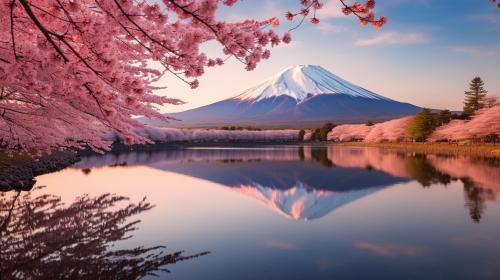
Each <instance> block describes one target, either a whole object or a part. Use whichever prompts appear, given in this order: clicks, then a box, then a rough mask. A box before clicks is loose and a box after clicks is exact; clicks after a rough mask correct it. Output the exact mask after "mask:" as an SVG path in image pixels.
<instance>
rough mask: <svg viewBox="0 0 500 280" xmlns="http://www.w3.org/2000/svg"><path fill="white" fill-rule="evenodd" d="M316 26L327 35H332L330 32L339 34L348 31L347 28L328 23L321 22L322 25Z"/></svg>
mask: <svg viewBox="0 0 500 280" xmlns="http://www.w3.org/2000/svg"><path fill="white" fill-rule="evenodd" d="M315 26H316V27H317V28H318V29H319V30H321V31H323V32H327V33H330V32H335V33H338V32H344V31H346V30H347V28H345V27H344V26H340V25H334V24H331V23H328V22H321V23H320V24H317V25H315Z"/></svg>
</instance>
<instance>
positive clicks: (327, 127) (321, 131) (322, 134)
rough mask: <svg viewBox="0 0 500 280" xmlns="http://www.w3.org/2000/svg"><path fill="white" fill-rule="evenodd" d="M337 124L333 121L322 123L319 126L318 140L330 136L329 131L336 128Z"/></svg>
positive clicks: (323, 139)
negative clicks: (332, 122)
mask: <svg viewBox="0 0 500 280" xmlns="http://www.w3.org/2000/svg"><path fill="white" fill-rule="evenodd" d="M334 127H335V126H334V125H333V124H331V123H326V124H324V125H322V126H321V127H320V128H319V135H318V140H320V141H326V140H327V138H328V133H329V132H330V131H331V130H332V129H333V128H334Z"/></svg>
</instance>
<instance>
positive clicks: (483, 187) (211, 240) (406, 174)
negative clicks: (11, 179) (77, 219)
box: [31, 146, 500, 279]
mask: <svg viewBox="0 0 500 280" xmlns="http://www.w3.org/2000/svg"><path fill="white" fill-rule="evenodd" d="M37 180H38V183H37V186H46V188H42V189H35V190H34V191H33V192H32V194H31V196H32V197H37V196H39V195H42V194H50V195H55V196H60V197H61V198H62V202H64V203H65V204H66V205H69V204H71V203H72V202H73V201H74V200H75V199H76V198H77V197H79V196H82V195H83V194H89V195H90V197H95V196H99V195H102V194H105V193H113V194H116V195H119V196H125V197H128V198H130V202H138V201H140V200H141V199H142V198H143V197H147V201H149V202H150V203H151V204H153V205H154V207H153V208H152V209H150V210H147V211H144V212H141V213H140V214H139V215H138V216H134V217H132V218H131V219H132V220H137V219H140V220H141V221H140V223H138V224H137V225H136V227H137V230H135V231H133V232H131V235H132V237H131V238H130V239H127V240H123V241H120V242H118V243H117V244H116V246H115V247H114V248H115V249H117V248H132V247H136V246H146V247H150V246H156V245H166V246H167V248H166V251H167V252H175V251H179V250H183V251H185V253H184V254H185V255H192V254H197V253H200V252H210V253H209V254H207V255H204V256H200V257H198V258H193V259H189V260H186V261H183V262H179V263H176V264H172V265H168V266H167V267H166V268H167V269H169V270H170V271H171V273H166V272H160V273H159V276H160V277H161V278H165V279H500V265H499V264H498V260H500V203H499V202H498V200H497V197H498V196H499V195H500V194H499V192H500V161H499V160H498V159H486V158H471V157H465V156H463V157H462V156H460V157H450V156H436V155H419V154H406V153H397V152H392V151H388V150H382V149H377V148H359V147H356V148H354V147H353V148H350V147H338V146H316V147H311V146H267V147H262V146H260V147H241V146H238V147H220V148H217V147H188V148H186V147H185V148H165V149H161V150H154V151H143V152H128V153H120V154H106V155H102V156H90V157H85V158H82V160H81V161H80V162H79V163H77V164H76V165H75V166H73V167H70V168H67V169H65V170H63V171H60V172H56V173H52V174H47V175H43V176H40V177H38V178H37ZM54 238H56V236H54Z"/></svg>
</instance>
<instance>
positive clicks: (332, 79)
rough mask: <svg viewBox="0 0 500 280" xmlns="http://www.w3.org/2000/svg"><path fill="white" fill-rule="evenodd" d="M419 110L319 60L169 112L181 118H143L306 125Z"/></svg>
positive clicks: (203, 123) (264, 125)
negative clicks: (229, 95) (338, 73)
mask: <svg viewBox="0 0 500 280" xmlns="http://www.w3.org/2000/svg"><path fill="white" fill-rule="evenodd" d="M419 111H420V108H419V107H417V106H414V105H411V104H408V103H402V102H398V101H395V100H392V99H389V98H386V97H384V96H381V95H378V94H376V93H373V92H371V91H369V90H366V89H364V88H362V87H359V86H357V85H355V84H353V83H351V82H348V81H346V80H344V79H342V78H340V77H338V76H336V75H335V74H332V73H331V72H329V71H328V70H326V69H325V68H323V67H321V66H316V65H299V66H293V67H290V68H287V69H285V70H283V71H281V72H280V73H278V74H276V75H274V76H273V77H271V78H270V79H269V80H267V81H265V82H263V83H261V84H260V85H258V86H255V87H252V88H250V89H248V90H246V91H245V92H243V93H241V94H239V95H236V96H234V97H232V98H229V99H226V100H222V101H219V102H216V103H213V104H210V105H206V106H203V107H199V108H196V109H192V110H188V111H184V112H181V113H175V114H169V115H170V116H172V117H174V118H177V119H179V120H182V121H181V122H170V123H161V122H155V121H147V120H145V121H144V122H145V123H147V124H150V125H160V126H176V127H217V126H223V125H241V126H257V127H261V128H307V127H315V126H319V125H322V124H324V123H327V122H331V123H336V124H342V123H365V122H367V121H374V122H377V121H387V120H390V119H396V118H400V117H405V116H409V115H414V114H416V113H418V112H419Z"/></svg>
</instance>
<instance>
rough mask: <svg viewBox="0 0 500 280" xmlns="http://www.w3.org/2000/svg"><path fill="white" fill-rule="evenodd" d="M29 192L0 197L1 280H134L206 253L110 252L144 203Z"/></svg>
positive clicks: (133, 223)
mask: <svg viewBox="0 0 500 280" xmlns="http://www.w3.org/2000/svg"><path fill="white" fill-rule="evenodd" d="M39 189H41V187H37V188H35V189H34V190H33V191H35V192H36V191H37V190H39ZM33 191H32V192H20V191H17V192H5V193H0V248H1V249H0V250H1V252H0V278H1V279H13V278H15V279H19V278H21V279H77V278H78V279H138V278H141V277H144V276H147V275H156V273H157V272H160V271H166V272H168V270H167V269H166V268H165V266H166V265H168V264H173V263H176V262H179V261H184V260H188V259H191V258H196V257H199V256H202V255H205V254H208V252H203V253H200V254H196V255H191V256H185V255H184V254H183V252H182V251H179V252H175V253H170V254H167V253H166V252H165V251H164V249H165V247H163V246H156V247H149V248H147V247H136V248H133V249H116V250H112V248H113V247H114V245H115V242H117V241H121V240H125V239H129V238H131V237H132V235H131V232H132V231H134V230H136V229H137V225H138V223H139V222H140V221H139V220H133V221H130V218H131V217H134V216H137V215H139V214H141V213H143V212H144V211H147V210H150V209H151V208H152V207H153V206H152V205H151V204H149V203H148V202H147V201H146V199H143V200H142V201H140V202H138V203H130V202H129V201H128V198H126V197H123V196H117V195H113V194H109V193H108V194H103V195H101V196H98V197H90V196H89V195H83V196H81V197H79V198H77V199H76V200H75V201H74V202H73V203H71V204H70V205H65V204H64V203H63V202H62V201H61V197H59V196H54V195H49V194H42V195H39V196H33Z"/></svg>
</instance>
